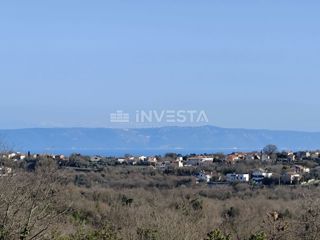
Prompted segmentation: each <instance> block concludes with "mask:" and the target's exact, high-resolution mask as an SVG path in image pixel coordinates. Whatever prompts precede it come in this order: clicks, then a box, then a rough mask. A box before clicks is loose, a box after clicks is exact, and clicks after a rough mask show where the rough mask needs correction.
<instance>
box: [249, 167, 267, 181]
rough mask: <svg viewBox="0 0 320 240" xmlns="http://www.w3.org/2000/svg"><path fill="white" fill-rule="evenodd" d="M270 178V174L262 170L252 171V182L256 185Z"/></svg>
mask: <svg viewBox="0 0 320 240" xmlns="http://www.w3.org/2000/svg"><path fill="white" fill-rule="evenodd" d="M271 177H272V173H270V172H267V171H265V170H263V169H257V170H255V171H253V173H252V174H251V179H252V181H253V182H256V183H261V182H262V181H263V180H264V179H266V178H271Z"/></svg>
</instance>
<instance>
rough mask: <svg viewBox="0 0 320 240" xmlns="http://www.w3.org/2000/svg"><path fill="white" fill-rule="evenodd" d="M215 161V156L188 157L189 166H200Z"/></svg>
mask: <svg viewBox="0 0 320 240" xmlns="http://www.w3.org/2000/svg"><path fill="white" fill-rule="evenodd" d="M212 162H213V157H202V156H197V157H191V158H188V159H187V164H186V165H188V166H199V165H203V164H208V163H212Z"/></svg>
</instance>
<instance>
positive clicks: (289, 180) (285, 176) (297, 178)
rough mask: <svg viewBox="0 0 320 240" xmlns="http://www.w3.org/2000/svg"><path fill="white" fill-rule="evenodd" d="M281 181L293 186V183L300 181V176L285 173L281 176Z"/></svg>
mask: <svg viewBox="0 0 320 240" xmlns="http://www.w3.org/2000/svg"><path fill="white" fill-rule="evenodd" d="M281 180H282V182H284V183H288V184H293V183H294V182H299V181H300V180H301V175H300V174H299V173H295V172H287V173H284V174H283V175H282V176H281Z"/></svg>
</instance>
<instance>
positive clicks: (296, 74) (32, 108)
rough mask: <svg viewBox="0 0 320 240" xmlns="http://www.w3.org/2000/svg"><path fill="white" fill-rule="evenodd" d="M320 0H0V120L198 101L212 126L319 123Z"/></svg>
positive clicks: (33, 123) (61, 122)
mask: <svg viewBox="0 0 320 240" xmlns="http://www.w3.org/2000/svg"><path fill="white" fill-rule="evenodd" d="M319 13H320V3H319V1H311V0H310V1H303V0H300V1H294V0H287V1H285V0H264V1H263V0H252V1H239V0H234V1H229V0H220V1H215V0H207V1H205V0H197V1H195V0H193V1H188V0H159V1H150V0H146V1H139V0H135V1H133V0H128V1H121V0H114V1H108V0H101V1H97V0H91V1H88V0H87V1H80V0H46V1H44V0H39V1H34V0H28V1H24V0H20V1H17V0H7V1H6V0H5V1H1V2H0V31H1V32H0V82H1V93H0V107H1V114H0V115H1V117H0V128H22V127H55V126H59V127H62V126H66V127H68V126H90V127H96V126H97V127H101V126H106V127H108V126H110V123H109V113H110V112H113V111H115V110H117V109H121V110H124V111H128V112H130V111H131V112H132V111H133V112H134V111H135V110H141V109H145V110H152V109H173V110H179V109H186V110H188V109H197V110H202V109H203V110H205V111H206V112H207V114H208V117H209V120H210V124H213V125H218V126H222V127H244V128H268V129H293V130H308V131H320V124H319V123H320V111H319V109H320V108H319V107H320V100H319V91H320V14H319Z"/></svg>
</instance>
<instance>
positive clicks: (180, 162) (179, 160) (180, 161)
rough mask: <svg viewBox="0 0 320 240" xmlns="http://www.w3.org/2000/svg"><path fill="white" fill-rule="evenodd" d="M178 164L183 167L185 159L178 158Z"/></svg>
mask: <svg viewBox="0 0 320 240" xmlns="http://www.w3.org/2000/svg"><path fill="white" fill-rule="evenodd" d="M176 163H177V164H178V167H179V168H181V167H183V157H178V158H177V159H176Z"/></svg>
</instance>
